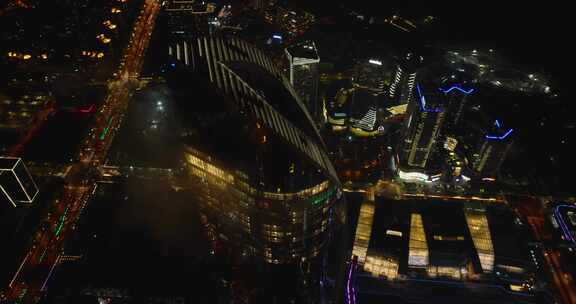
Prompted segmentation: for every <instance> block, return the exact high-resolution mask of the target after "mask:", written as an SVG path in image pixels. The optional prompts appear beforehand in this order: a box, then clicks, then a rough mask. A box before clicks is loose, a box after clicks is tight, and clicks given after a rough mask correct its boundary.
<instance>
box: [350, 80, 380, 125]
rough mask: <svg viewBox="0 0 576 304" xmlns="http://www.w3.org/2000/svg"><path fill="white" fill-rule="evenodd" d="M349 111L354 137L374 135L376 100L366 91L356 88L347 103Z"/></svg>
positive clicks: (372, 93) (371, 93) (372, 94)
mask: <svg viewBox="0 0 576 304" xmlns="http://www.w3.org/2000/svg"><path fill="white" fill-rule="evenodd" d="M348 103H349V105H350V109H351V111H350V112H351V113H350V128H351V131H352V132H354V133H355V134H356V135H360V136H362V135H375V134H377V133H378V130H377V126H376V111H377V107H378V98H377V97H376V96H375V95H374V92H371V91H369V90H366V89H361V88H356V89H355V90H354V92H352V95H351V96H350V99H349V101H348Z"/></svg>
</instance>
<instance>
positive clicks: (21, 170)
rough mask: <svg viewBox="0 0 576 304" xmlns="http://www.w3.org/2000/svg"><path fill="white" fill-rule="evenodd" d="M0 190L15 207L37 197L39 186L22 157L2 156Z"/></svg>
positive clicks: (28, 202) (0, 160) (0, 158)
mask: <svg viewBox="0 0 576 304" xmlns="http://www.w3.org/2000/svg"><path fill="white" fill-rule="evenodd" d="M0 190H2V193H3V194H4V195H5V197H6V199H7V200H8V201H9V202H10V203H11V204H12V205H13V206H14V207H16V206H18V205H19V204H20V203H23V204H30V203H32V202H33V201H34V199H35V198H36V195H37V194H38V187H37V186H36V184H35V183H34V180H33V179H32V176H30V173H29V172H28V169H27V168H26V165H24V162H23V161H22V159H21V158H17V157H0Z"/></svg>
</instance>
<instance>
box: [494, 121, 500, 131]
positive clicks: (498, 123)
mask: <svg viewBox="0 0 576 304" xmlns="http://www.w3.org/2000/svg"><path fill="white" fill-rule="evenodd" d="M494 123H495V124H496V127H498V129H500V121H499V120H498V119H496V122H494Z"/></svg>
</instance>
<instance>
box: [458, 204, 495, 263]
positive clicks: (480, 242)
mask: <svg viewBox="0 0 576 304" xmlns="http://www.w3.org/2000/svg"><path fill="white" fill-rule="evenodd" d="M465 217H466V223H467V224H468V230H469V231H470V236H471V237H472V242H473V243H474V247H476V251H477V252H478V258H479V259H480V266H481V267H482V271H483V272H486V273H490V272H492V270H493V269H494V247H493V245H492V237H491V235H490V229H489V226H488V219H487V218H486V214H484V213H480V212H466V213H465Z"/></svg>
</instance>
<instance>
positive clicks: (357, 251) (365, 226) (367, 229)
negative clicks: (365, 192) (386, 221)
mask: <svg viewBox="0 0 576 304" xmlns="http://www.w3.org/2000/svg"><path fill="white" fill-rule="evenodd" d="M373 220H374V204H372V203H370V202H368V201H366V202H364V203H362V206H361V207H360V216H359V217H358V225H357V226H356V235H355V237H354V246H353V248H352V255H355V256H357V257H358V262H359V263H360V264H363V263H364V260H365V259H366V252H367V251H368V244H369V242H370V236H371V234H372V222H373Z"/></svg>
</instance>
